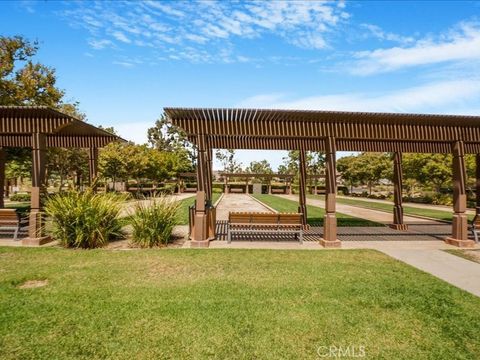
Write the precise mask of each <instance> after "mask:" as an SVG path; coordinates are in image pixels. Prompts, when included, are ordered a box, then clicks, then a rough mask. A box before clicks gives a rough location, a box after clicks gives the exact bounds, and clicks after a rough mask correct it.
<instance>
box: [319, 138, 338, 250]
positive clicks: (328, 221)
mask: <svg viewBox="0 0 480 360" xmlns="http://www.w3.org/2000/svg"><path fill="white" fill-rule="evenodd" d="M336 151H337V148H336V143H335V138H334V137H328V138H326V139H325V162H326V177H325V216H324V218H323V238H322V239H320V244H321V245H322V246H324V247H328V248H332V247H340V246H341V244H342V243H341V242H340V240H338V239H337V217H336V214H335V212H336V197H337V161H336Z"/></svg>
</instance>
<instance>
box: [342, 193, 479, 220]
mask: <svg viewBox="0 0 480 360" xmlns="http://www.w3.org/2000/svg"><path fill="white" fill-rule="evenodd" d="M338 198H341V199H350V200H360V201H366V202H373V203H380V204H387V205H391V206H393V202H391V201H388V200H380V199H368V198H363V197H358V198H357V197H351V196H342V195H338ZM403 206H408V207H412V208H419V209H429V210H439V211H445V212H450V213H452V212H453V208H452V206H446V205H433V204H418V203H412V202H405V201H404V202H403ZM467 214H471V215H473V214H475V209H467Z"/></svg>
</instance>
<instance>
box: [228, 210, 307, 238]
mask: <svg viewBox="0 0 480 360" xmlns="http://www.w3.org/2000/svg"><path fill="white" fill-rule="evenodd" d="M248 233H263V234H265V233H269V234H278V233H282V234H295V237H298V239H299V241H300V244H302V243H303V221H302V214H301V213H264V212H230V213H229V214H228V232H227V242H228V243H229V244H230V243H231V242H232V235H233V234H248Z"/></svg>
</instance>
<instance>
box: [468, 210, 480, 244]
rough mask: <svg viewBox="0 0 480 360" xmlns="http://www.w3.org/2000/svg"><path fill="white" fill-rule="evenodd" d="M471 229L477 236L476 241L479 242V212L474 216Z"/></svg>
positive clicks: (475, 236) (474, 235)
mask: <svg viewBox="0 0 480 360" xmlns="http://www.w3.org/2000/svg"><path fill="white" fill-rule="evenodd" d="M470 231H471V232H472V234H473V237H474V238H475V242H476V243H478V235H479V234H480V215H478V214H477V215H475V217H474V218H473V220H472V223H471V224H470Z"/></svg>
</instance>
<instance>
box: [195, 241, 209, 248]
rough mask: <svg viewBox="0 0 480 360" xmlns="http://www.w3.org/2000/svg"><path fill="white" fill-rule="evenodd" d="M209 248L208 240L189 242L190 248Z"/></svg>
mask: <svg viewBox="0 0 480 360" xmlns="http://www.w3.org/2000/svg"><path fill="white" fill-rule="evenodd" d="M209 246H210V240H200V241H196V240H192V241H190V247H191V248H208V247H209Z"/></svg>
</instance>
